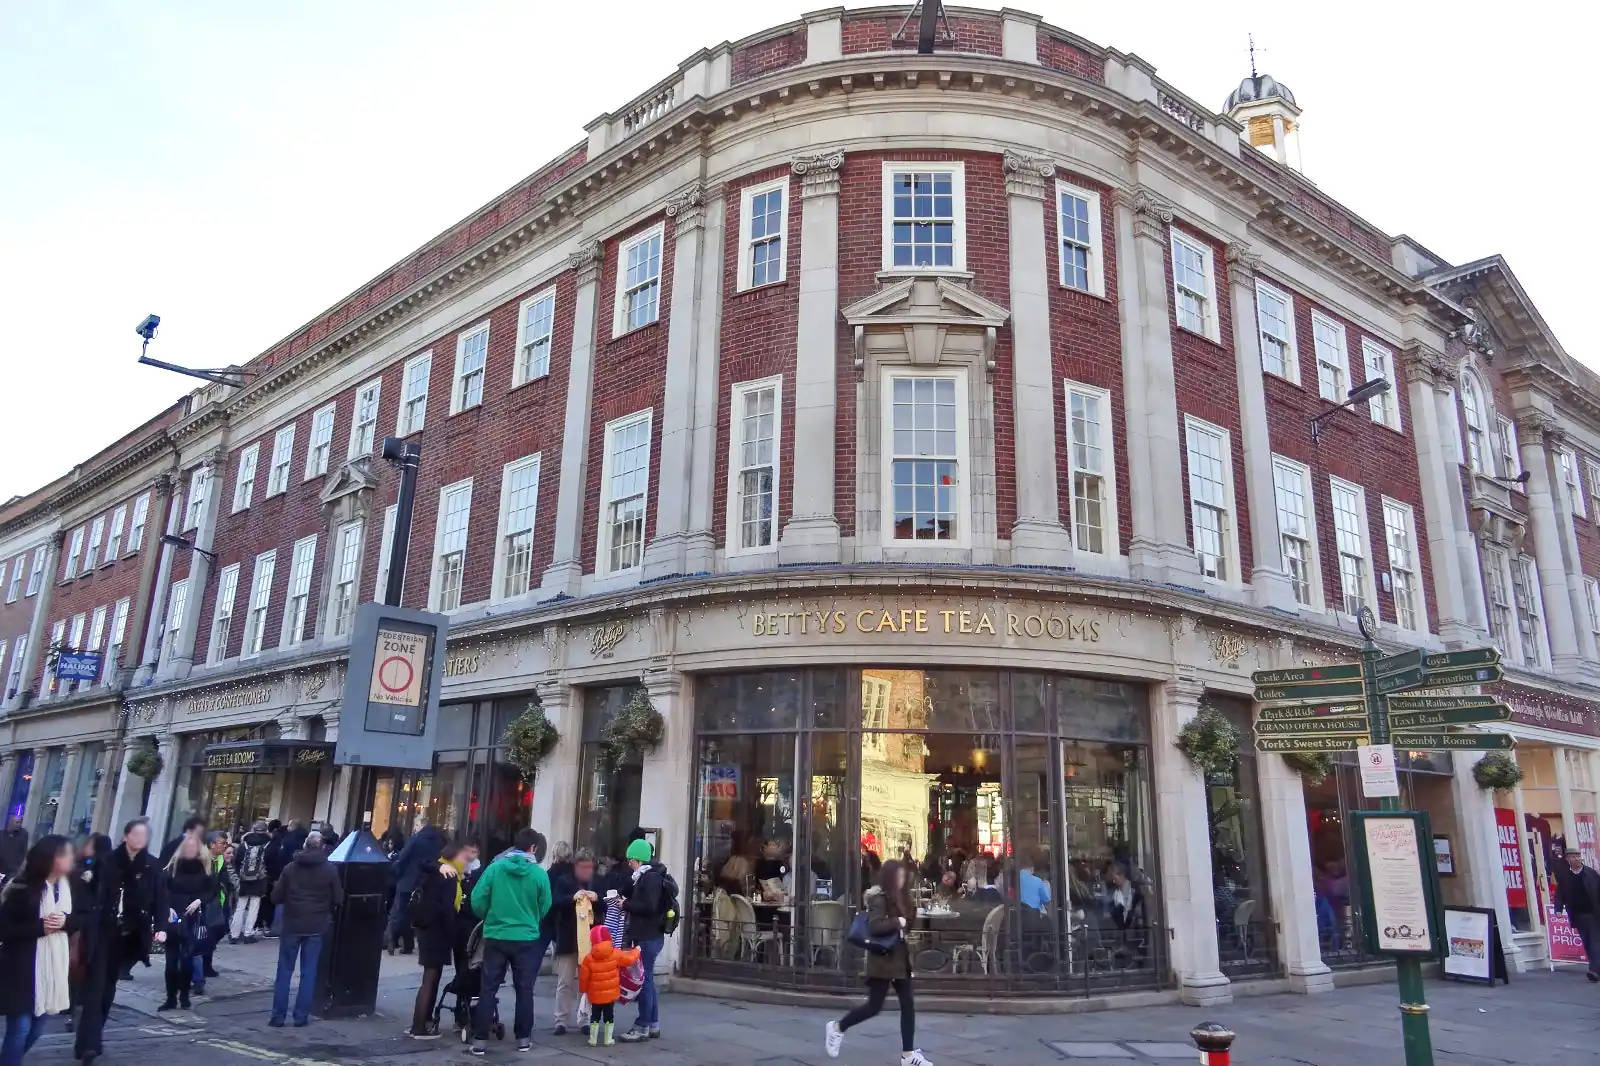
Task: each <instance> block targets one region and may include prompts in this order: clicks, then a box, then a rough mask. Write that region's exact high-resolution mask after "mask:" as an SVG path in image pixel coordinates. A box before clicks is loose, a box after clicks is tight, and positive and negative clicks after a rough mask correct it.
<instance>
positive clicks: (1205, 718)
mask: <svg viewBox="0 0 1600 1066" xmlns="http://www.w3.org/2000/svg"><path fill="white" fill-rule="evenodd" d="M1177 744H1178V750H1179V751H1181V752H1183V754H1184V756H1185V757H1186V758H1187V759H1188V760H1189V761H1190V762H1192V763H1194V765H1195V766H1196V767H1197V768H1198V769H1199V770H1200V771H1201V772H1202V773H1204V774H1206V775H1207V776H1210V775H1212V774H1220V773H1225V772H1231V771H1232V770H1233V765H1234V763H1235V762H1237V761H1238V759H1239V730H1237V729H1235V728H1234V725H1233V723H1232V722H1230V721H1228V719H1227V717H1226V716H1224V715H1223V713H1222V712H1221V711H1219V710H1217V709H1216V708H1215V707H1212V706H1210V705H1209V704H1206V703H1202V704H1201V705H1200V713H1199V714H1197V715H1195V716H1194V717H1193V718H1192V719H1190V720H1189V723H1188V724H1187V725H1185V726H1184V727H1183V728H1182V729H1181V730H1179V731H1178V741H1177Z"/></svg>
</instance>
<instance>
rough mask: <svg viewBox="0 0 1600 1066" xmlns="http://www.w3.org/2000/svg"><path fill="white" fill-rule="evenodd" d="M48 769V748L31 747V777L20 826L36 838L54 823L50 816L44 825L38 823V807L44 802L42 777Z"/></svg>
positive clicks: (46, 773)
mask: <svg viewBox="0 0 1600 1066" xmlns="http://www.w3.org/2000/svg"><path fill="white" fill-rule="evenodd" d="M49 771H50V749H49V748H34V749H33V778H32V780H30V781H29V782H28V798H27V799H26V800H25V801H24V802H23V805H22V826H23V828H24V829H26V830H27V831H28V836H29V837H30V838H32V839H35V840H37V839H38V838H39V837H41V836H43V835H44V834H45V833H47V832H49V831H50V827H51V825H53V824H54V819H53V818H52V819H51V820H50V821H49V822H47V823H46V824H45V825H42V826H41V825H39V816H40V813H39V807H40V805H42V804H43V803H44V779H45V777H46V776H47V775H48V774H49Z"/></svg>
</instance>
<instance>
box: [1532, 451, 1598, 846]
mask: <svg viewBox="0 0 1600 1066" xmlns="http://www.w3.org/2000/svg"><path fill="white" fill-rule="evenodd" d="M1546 439H1547V442H1548V444H1549V445H1550V447H1549V448H1548V449H1547V451H1548V454H1549V456H1550V497H1551V500H1552V501H1553V503H1554V505H1555V513H1556V530H1557V533H1558V535H1559V539H1560V541H1561V577H1562V580H1563V582H1564V583H1565V585H1566V589H1567V599H1568V601H1569V602H1570V603H1571V606H1572V621H1573V634H1572V635H1573V639H1574V640H1575V641H1576V642H1577V646H1578V656H1579V657H1580V658H1581V659H1582V660H1584V661H1585V662H1589V663H1592V662H1594V661H1595V660H1596V659H1600V649H1597V648H1596V647H1595V639H1594V630H1593V629H1591V628H1589V590H1588V589H1587V588H1586V587H1584V583H1583V561H1582V556H1581V555H1579V553H1578V530H1577V526H1576V523H1575V522H1574V515H1576V514H1577V509H1576V508H1575V507H1574V506H1573V504H1574V502H1575V501H1574V500H1573V499H1572V490H1571V489H1570V488H1569V487H1568V486H1567V482H1566V479H1565V478H1563V477H1562V476H1561V460H1560V456H1559V455H1558V454H1557V451H1556V449H1558V448H1560V449H1563V450H1565V451H1567V452H1568V454H1570V455H1571V456H1572V461H1573V462H1574V463H1575V464H1581V463H1582V460H1581V459H1579V458H1578V455H1577V453H1576V452H1574V451H1573V450H1572V449H1571V447H1570V446H1569V445H1568V444H1567V443H1566V435H1565V431H1564V430H1562V431H1558V432H1557V433H1555V434H1550V433H1548V432H1547V433H1546ZM1578 476H1579V478H1580V479H1581V478H1582V474H1579V475H1578ZM1594 517H1596V518H1600V515H1595V516H1594ZM1544 566H1545V561H1544V559H1542V558H1541V559H1540V560H1539V567H1540V569H1541V570H1542V569H1543V568H1544ZM1569 824H1570V823H1569Z"/></svg>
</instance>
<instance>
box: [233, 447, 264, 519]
mask: <svg viewBox="0 0 1600 1066" xmlns="http://www.w3.org/2000/svg"><path fill="white" fill-rule="evenodd" d="M260 457H261V442H260V441H257V442H256V443H254V444H252V445H250V446H249V447H247V448H245V449H244V450H243V451H241V452H240V453H239V469H238V471H237V472H236V473H235V474H234V476H233V513H234V514H238V513H239V512H240V511H243V510H244V509H245V508H247V507H249V506H250V504H251V503H252V502H253V501H254V500H255V495H256V461H257V460H258V459H259V458H260Z"/></svg>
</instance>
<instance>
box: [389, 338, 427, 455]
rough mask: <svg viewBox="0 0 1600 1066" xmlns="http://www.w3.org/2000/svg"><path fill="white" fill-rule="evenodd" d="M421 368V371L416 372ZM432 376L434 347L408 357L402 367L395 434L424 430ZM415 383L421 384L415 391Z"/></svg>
mask: <svg viewBox="0 0 1600 1066" xmlns="http://www.w3.org/2000/svg"><path fill="white" fill-rule="evenodd" d="M419 369H420V371H421V372H420V373H416V371H418V370H419ZM432 377H433V350H432V349H429V350H428V351H425V352H423V353H422V354H421V355H414V356H412V357H411V358H410V359H407V360H406V364H405V366H403V367H402V368H401V369H400V408H399V411H398V412H397V413H396V414H395V420H394V435H395V436H397V437H409V436H410V435H411V434H413V433H420V432H422V430H423V428H424V427H425V426H426V425H427V424H428V389H429V379H430V378H432ZM413 383H415V384H417V385H420V386H421V388H420V390H418V391H413V390H412V385H413ZM413 409H414V410H415V412H416V414H415V417H413V415H412V411H413Z"/></svg>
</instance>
